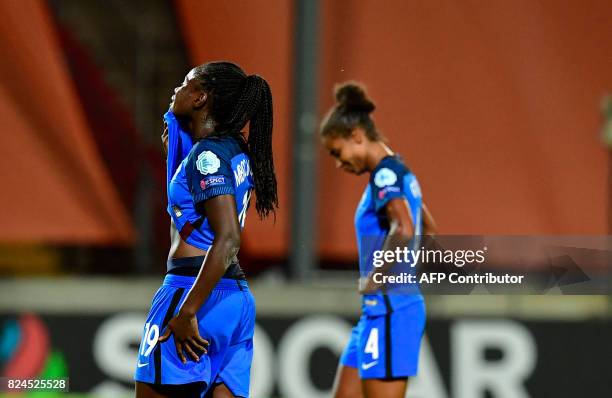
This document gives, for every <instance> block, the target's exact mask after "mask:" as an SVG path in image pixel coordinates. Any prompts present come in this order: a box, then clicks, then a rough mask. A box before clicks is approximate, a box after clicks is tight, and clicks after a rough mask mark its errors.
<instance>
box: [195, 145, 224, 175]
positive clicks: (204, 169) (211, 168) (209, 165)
mask: <svg viewBox="0 0 612 398" xmlns="http://www.w3.org/2000/svg"><path fill="white" fill-rule="evenodd" d="M196 167H197V168H198V170H199V171H200V173H202V174H212V173H215V172H216V171H217V170H219V167H221V161H220V160H219V158H218V157H217V155H215V154H214V153H213V152H211V151H204V152H202V153H200V154H199V155H198V159H197V160H196Z"/></svg>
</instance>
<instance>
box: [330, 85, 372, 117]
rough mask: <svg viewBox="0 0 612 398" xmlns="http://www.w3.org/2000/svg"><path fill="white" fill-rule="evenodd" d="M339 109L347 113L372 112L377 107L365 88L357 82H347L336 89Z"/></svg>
mask: <svg viewBox="0 0 612 398" xmlns="http://www.w3.org/2000/svg"><path fill="white" fill-rule="evenodd" d="M334 91H335V95H336V101H338V107H343V108H344V109H345V110H346V111H347V112H366V113H370V112H372V111H373V110H374V109H375V108H376V106H375V105H374V103H373V102H372V101H370V99H369V98H368V96H367V95H366V92H365V88H364V87H363V86H362V85H361V84H359V83H357V82H346V83H342V84H339V85H336V87H335V90H334Z"/></svg>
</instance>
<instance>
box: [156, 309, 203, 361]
mask: <svg viewBox="0 0 612 398" xmlns="http://www.w3.org/2000/svg"><path fill="white" fill-rule="evenodd" d="M172 334H174V344H175V345H176V354H177V355H178V357H179V358H180V359H181V361H182V362H183V363H187V358H186V357H185V353H187V355H189V356H190V357H191V358H192V359H193V360H194V361H196V362H199V361H200V356H201V355H203V354H206V353H207V352H208V351H207V349H206V348H207V347H208V345H209V342H208V341H207V340H204V339H203V338H202V336H200V332H199V331H198V319H197V318H196V316H195V315H182V314H181V313H180V312H179V314H178V315H177V316H175V317H174V318H172V319H171V320H170V322H168V327H167V328H166V331H165V332H164V334H163V335H162V336H161V337H160V338H159V342H160V343H163V342H164V341H166V340H168V339H169V338H170V336H171V335H172Z"/></svg>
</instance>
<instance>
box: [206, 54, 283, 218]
mask: <svg viewBox="0 0 612 398" xmlns="http://www.w3.org/2000/svg"><path fill="white" fill-rule="evenodd" d="M195 78H196V79H197V80H198V81H199V82H200V84H201V85H202V88H203V89H204V91H206V93H207V94H208V98H209V101H211V105H210V117H211V118H212V119H213V120H214V122H215V130H214V133H212V134H211V136H225V135H236V136H240V137H242V139H241V142H244V141H243V138H244V137H243V136H242V133H241V130H242V129H243V128H244V127H245V125H246V124H247V123H249V134H248V139H247V149H248V154H249V157H250V158H251V159H252V162H253V164H252V170H253V180H254V181H255V195H256V202H255V208H256V210H257V213H258V214H259V216H260V217H261V218H264V217H267V216H268V215H269V214H270V212H272V213H275V210H276V208H278V195H277V192H276V189H277V187H276V175H275V173H274V160H273V157H272V121H273V119H272V93H271V91H270V86H269V85H268V82H266V81H265V80H264V79H263V78H262V77H261V76H258V75H249V76H247V75H246V74H245V73H244V71H243V70H242V69H241V68H240V67H239V66H238V65H236V64H234V63H231V62H223V61H220V62H209V63H207V64H203V65H200V66H198V67H196V68H195Z"/></svg>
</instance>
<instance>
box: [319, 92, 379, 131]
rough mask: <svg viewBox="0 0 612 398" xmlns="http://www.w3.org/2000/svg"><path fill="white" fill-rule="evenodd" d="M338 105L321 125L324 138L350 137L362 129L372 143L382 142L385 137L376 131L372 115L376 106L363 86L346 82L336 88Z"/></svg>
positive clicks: (335, 95)
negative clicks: (353, 132) (357, 129)
mask: <svg viewBox="0 0 612 398" xmlns="http://www.w3.org/2000/svg"><path fill="white" fill-rule="evenodd" d="M334 97H335V99H336V104H335V105H334V106H333V107H332V108H331V109H330V111H329V112H328V113H327V115H326V116H325V118H324V119H323V122H322V123H321V130H320V134H321V136H323V137H328V136H331V137H344V138H346V137H348V136H350V135H351V133H352V131H353V130H354V129H355V128H357V127H361V128H362V129H363V130H364V131H365V133H366V137H367V138H368V139H369V140H370V141H380V140H383V137H382V136H381V134H380V133H379V132H378V130H377V129H376V126H375V125H374V121H373V120H372V118H371V117H370V113H372V112H373V111H374V109H376V105H374V103H373V102H372V101H371V100H370V99H369V98H368V96H367V94H366V91H365V88H364V87H363V85H361V84H360V83H357V82H346V83H342V84H338V85H336V86H335V87H334Z"/></svg>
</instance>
